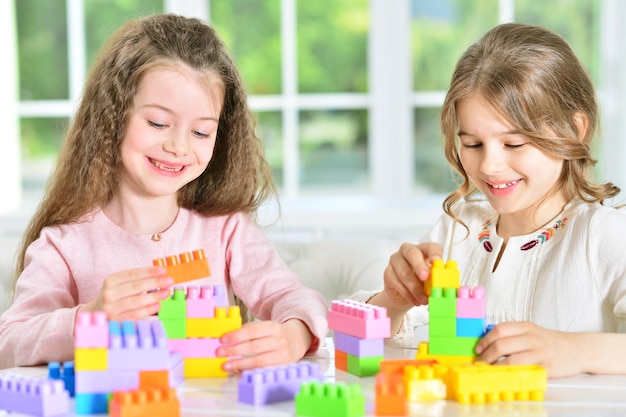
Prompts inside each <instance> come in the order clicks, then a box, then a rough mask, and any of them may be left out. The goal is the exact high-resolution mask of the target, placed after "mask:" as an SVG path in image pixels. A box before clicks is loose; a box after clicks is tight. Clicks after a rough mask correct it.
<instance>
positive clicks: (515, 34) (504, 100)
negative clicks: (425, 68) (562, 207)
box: [440, 23, 620, 229]
mask: <svg viewBox="0 0 626 417" xmlns="http://www.w3.org/2000/svg"><path fill="white" fill-rule="evenodd" d="M470 94H479V95H481V96H482V97H483V98H484V99H485V100H486V101H487V102H488V103H491V105H492V106H493V109H494V110H495V111H496V112H498V113H499V114H500V115H501V116H502V117H504V119H505V120H507V121H508V122H509V123H510V124H511V126H512V127H513V128H514V129H515V130H517V131H519V132H520V133H522V134H524V135H525V136H527V138H528V140H529V141H530V142H531V143H533V144H534V145H535V146H537V147H538V148H539V149H541V150H542V151H544V152H546V153H547V154H550V155H552V156H555V157H557V158H561V159H563V160H564V164H563V171H562V172H561V176H560V178H559V180H558V181H557V184H556V185H555V187H554V189H553V192H556V191H557V190H562V191H563V193H564V196H565V198H566V199H567V200H570V199H572V198H579V199H581V200H585V201H589V202H600V203H602V202H603V201H604V200H605V199H607V198H611V197H614V196H616V195H617V194H618V193H619V192H620V190H619V188H618V187H617V186H615V185H613V184H612V183H610V182H609V183H605V184H595V183H594V182H593V181H592V180H591V179H590V174H589V170H590V168H591V167H593V166H594V165H595V164H596V160H595V159H593V157H592V156H591V150H590V146H591V141H592V139H593V137H594V134H595V131H596V126H597V124H598V104H597V102H596V94H595V89H594V87H593V83H592V81H591V78H590V77H589V75H588V73H587V71H586V69H585V67H584V66H583V65H582V63H581V62H580V60H579V59H578V58H577V57H576V55H575V53H574V52H573V50H572V48H571V47H570V46H569V44H568V43H567V42H566V41H565V40H564V39H563V38H562V37H560V36H559V35H557V34H556V33H554V32H551V31H549V30H547V29H545V28H542V27H538V26H531V25H525V24H520V23H507V24H502V25H499V26H496V27H495V28H493V29H491V30H490V31H489V32H487V33H486V34H485V35H484V36H483V37H482V38H481V39H480V40H479V41H478V42H476V43H474V44H473V45H471V46H470V47H469V48H468V49H467V50H466V51H465V53H464V54H463V55H462V56H461V58H460V59H459V61H458V62H457V65H456V68H455V70H454V73H453V75H452V81H451V83H450V88H449V90H448V92H447V95H446V98H445V100H444V103H443V107H442V109H441V120H440V122H441V131H442V134H443V139H444V151H445V155H446V159H447V160H448V162H449V163H450V165H451V166H452V168H453V169H454V170H455V171H456V172H457V173H458V174H459V175H460V177H461V184H460V185H459V187H458V188H457V189H456V190H454V191H453V192H452V193H450V194H449V195H448V196H447V197H446V199H445V200H444V202H443V210H444V211H445V212H446V213H447V214H448V215H449V216H451V217H452V218H454V219H455V220H457V221H458V222H459V223H461V224H463V222H462V221H461V220H460V219H459V218H458V217H457V216H456V215H455V213H454V206H455V204H456V203H457V202H459V201H460V200H462V199H469V198H471V197H472V196H473V195H474V194H475V193H476V192H477V189H476V187H475V186H474V185H473V184H472V183H471V182H470V180H469V178H468V176H467V173H466V172H465V170H464V169H463V165H462V164H461V160H460V157H459V153H458V131H459V119H458V115H457V113H456V106H457V103H458V102H459V101H460V100H462V99H463V98H465V97H467V96H469V95H470ZM580 126H584V128H583V129H581V128H580ZM546 198H548V197H546ZM463 225H464V224H463ZM464 226H465V225H464ZM466 229H467V228H466Z"/></svg>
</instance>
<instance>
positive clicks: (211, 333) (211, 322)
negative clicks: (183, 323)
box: [187, 306, 242, 338]
mask: <svg viewBox="0 0 626 417" xmlns="http://www.w3.org/2000/svg"><path fill="white" fill-rule="evenodd" d="M241 323H242V320H241V311H240V310H239V306H230V307H228V311H227V310H226V308H224V307H219V308H216V309H215V317H214V318H211V319H206V318H199V319H198V318H187V337H188V338H189V337H201V338H207V337H210V338H219V337H222V335H224V333H228V332H230V331H233V330H237V329H239V328H241Z"/></svg>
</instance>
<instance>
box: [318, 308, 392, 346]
mask: <svg viewBox="0 0 626 417" xmlns="http://www.w3.org/2000/svg"><path fill="white" fill-rule="evenodd" d="M330 307H331V309H330V310H329V311H328V327H330V328H331V329H332V330H334V331H337V332H341V333H345V334H349V335H350V336H355V337H358V338H360V339H384V338H386V337H389V336H390V334H391V321H390V320H389V317H388V316H387V309H385V308H384V307H378V306H374V305H371V304H366V303H362V302H359V301H354V300H348V299H345V300H335V301H333V302H331V306H330Z"/></svg>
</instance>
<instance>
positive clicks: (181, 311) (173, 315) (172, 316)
mask: <svg viewBox="0 0 626 417" xmlns="http://www.w3.org/2000/svg"><path fill="white" fill-rule="evenodd" d="M186 318H187V299H186V296H185V290H184V289H175V290H174V294H173V295H172V296H171V297H170V298H166V299H165V300H162V301H161V308H160V309H159V319H161V320H184V319H186Z"/></svg>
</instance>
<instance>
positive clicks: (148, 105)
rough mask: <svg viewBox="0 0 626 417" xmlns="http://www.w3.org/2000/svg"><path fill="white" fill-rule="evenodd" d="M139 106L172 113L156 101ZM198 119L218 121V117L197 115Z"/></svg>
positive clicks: (172, 112)
mask: <svg viewBox="0 0 626 417" xmlns="http://www.w3.org/2000/svg"><path fill="white" fill-rule="evenodd" d="M139 107H140V108H155V109H159V110H163V111H164V112H167V113H170V114H174V111H173V110H172V109H170V108H168V107H165V106H163V105H161V104H157V103H147V104H142V105H141V106H139ZM198 119H199V120H212V121H214V122H218V121H219V119H218V118H216V117H211V116H208V117H199V118H198Z"/></svg>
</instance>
